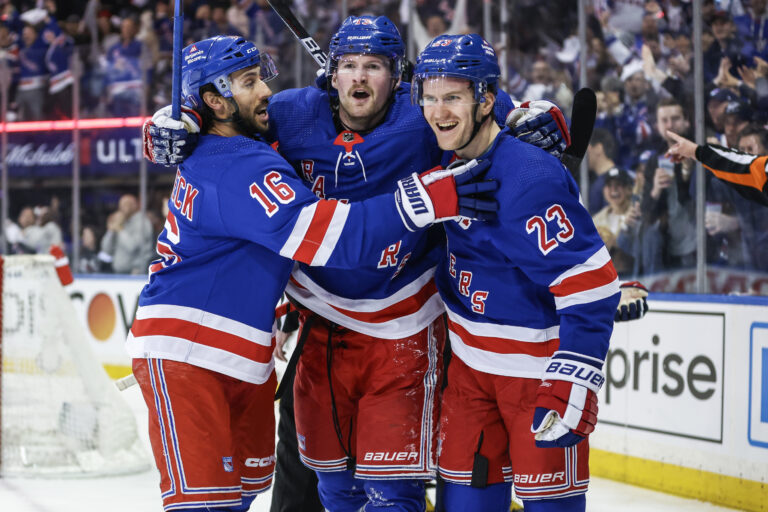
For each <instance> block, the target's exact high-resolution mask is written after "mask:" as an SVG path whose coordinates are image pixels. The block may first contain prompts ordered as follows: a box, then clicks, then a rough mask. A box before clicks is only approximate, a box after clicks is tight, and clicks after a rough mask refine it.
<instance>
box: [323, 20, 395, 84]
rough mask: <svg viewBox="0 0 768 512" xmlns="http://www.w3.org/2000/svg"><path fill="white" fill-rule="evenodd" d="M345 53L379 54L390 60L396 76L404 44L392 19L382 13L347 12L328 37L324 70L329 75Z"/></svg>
mask: <svg viewBox="0 0 768 512" xmlns="http://www.w3.org/2000/svg"><path fill="white" fill-rule="evenodd" d="M348 53H362V54H372V55H383V56H384V57H388V58H389V59H391V60H392V72H393V74H394V75H395V76H398V77H399V76H400V73H401V72H402V66H403V59H404V58H405V44H404V43H403V38H402V37H400V31H399V30H397V27H396V26H395V24H394V23H392V21H391V20H390V19H389V18H387V17H386V16H378V17H374V16H350V17H348V18H347V19H345V20H344V23H342V24H341V27H340V28H339V30H338V32H336V33H335V34H334V35H333V37H331V45H330V52H329V55H328V56H329V59H328V63H327V64H326V72H327V73H328V74H329V75H330V74H331V73H332V72H333V70H334V69H335V68H336V65H337V64H338V62H339V58H340V57H341V56H342V55H346V54H348Z"/></svg>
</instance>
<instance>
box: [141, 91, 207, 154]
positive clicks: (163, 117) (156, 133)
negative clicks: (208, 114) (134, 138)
mask: <svg viewBox="0 0 768 512" xmlns="http://www.w3.org/2000/svg"><path fill="white" fill-rule="evenodd" d="M202 124H203V123H202V120H201V119H200V115H199V114H198V113H197V112H195V111H194V110H192V109H191V108H188V107H185V106H182V107H181V120H179V121H175V120H173V119H171V106H170V105H168V106H167V107H163V108H161V109H160V110H158V111H157V112H155V115H153V116H152V119H150V120H148V121H146V122H145V123H144V128H143V130H142V138H143V144H144V158H146V159H147V160H149V161H150V162H152V163H155V164H162V165H165V166H169V167H170V166H173V165H178V164H180V163H181V162H183V161H184V159H185V158H187V157H188V156H189V155H191V154H192V151H193V150H194V149H195V146H196V145H197V138H198V136H199V133H200V126H201V125H202Z"/></svg>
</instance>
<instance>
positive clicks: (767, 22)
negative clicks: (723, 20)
mask: <svg viewBox="0 0 768 512" xmlns="http://www.w3.org/2000/svg"><path fill="white" fill-rule="evenodd" d="M749 4H750V5H749V6H748V7H747V9H746V12H745V13H744V14H742V15H740V16H734V18H733V23H734V25H735V26H736V32H737V34H738V37H739V38H741V39H743V40H748V41H750V42H751V43H752V44H754V45H755V49H756V50H757V51H758V52H759V53H763V52H765V50H766V42H767V41H768V13H767V12H766V5H767V4H768V2H766V0H750V3H749Z"/></svg>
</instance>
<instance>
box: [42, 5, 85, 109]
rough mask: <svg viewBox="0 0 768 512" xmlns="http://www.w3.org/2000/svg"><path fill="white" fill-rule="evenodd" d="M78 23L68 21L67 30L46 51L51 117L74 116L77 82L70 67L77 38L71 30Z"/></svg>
mask: <svg viewBox="0 0 768 512" xmlns="http://www.w3.org/2000/svg"><path fill="white" fill-rule="evenodd" d="M75 18H77V16H75ZM73 23H74V25H75V27H74V28H75V29H76V27H77V23H76V22H73V21H68V22H67V23H66V24H65V25H64V26H65V27H66V29H67V30H66V31H64V32H61V33H59V34H58V35H57V36H56V37H55V38H54V39H53V41H52V42H51V44H50V45H49V46H48V51H47V52H46V53H45V65H46V68H47V70H48V72H49V73H50V79H49V81H48V102H49V105H50V109H49V110H50V113H51V115H50V117H52V118H53V119H70V118H71V117H72V84H73V83H74V82H75V78H74V75H72V70H71V69H70V59H71V57H72V53H73V51H74V46H75V40H74V39H73V37H72V34H70V33H69V32H70V31H71V30H72V29H73V27H72V25H73Z"/></svg>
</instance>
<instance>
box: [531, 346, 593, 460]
mask: <svg viewBox="0 0 768 512" xmlns="http://www.w3.org/2000/svg"><path fill="white" fill-rule="evenodd" d="M587 361H588V358H585V357H583V356H578V355H576V354H571V353H568V354H565V353H559V352H555V355H554V356H552V359H551V360H550V361H549V362H548V363H547V368H546V369H545V370H544V377H543V378H542V382H541V385H540V386H539V390H538V392H537V393H536V410H535V411H534V413H533V425H532V426H531V432H533V433H534V434H535V436H534V438H535V439H536V446H538V447H539V448H553V447H561V448H562V447H567V446H573V445H575V444H577V443H579V442H580V441H582V440H584V439H585V438H586V437H587V436H588V435H589V434H590V433H592V431H593V430H595V424H596V423H597V392H598V391H599V390H600V387H601V386H602V385H603V382H604V381H605V376H604V375H603V372H602V371H601V370H600V369H599V368H597V367H596V366H593V364H591V362H592V361H589V362H587Z"/></svg>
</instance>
